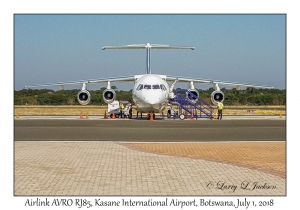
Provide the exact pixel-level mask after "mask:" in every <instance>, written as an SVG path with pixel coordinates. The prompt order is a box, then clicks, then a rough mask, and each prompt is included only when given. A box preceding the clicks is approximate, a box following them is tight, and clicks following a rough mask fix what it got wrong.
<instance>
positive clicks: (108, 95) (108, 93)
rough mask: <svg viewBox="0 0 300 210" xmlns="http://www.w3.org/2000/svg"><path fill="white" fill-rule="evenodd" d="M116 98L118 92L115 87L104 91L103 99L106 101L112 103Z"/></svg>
mask: <svg viewBox="0 0 300 210" xmlns="http://www.w3.org/2000/svg"><path fill="white" fill-rule="evenodd" d="M115 98H116V92H115V91H114V90H113V89H105V90H104V91H103V100H104V101H105V103H107V104H110V103H112V102H113V101H114V100H115Z"/></svg>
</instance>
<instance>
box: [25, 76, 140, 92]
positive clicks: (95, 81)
mask: <svg viewBox="0 0 300 210" xmlns="http://www.w3.org/2000/svg"><path fill="white" fill-rule="evenodd" d="M135 80H136V76H126V77H112V78H98V79H90V80H79V81H69V82H58V83H47V84H36V85H26V86H25V88H26V89H29V88H40V87H53V86H60V89H62V90H63V89H64V86H75V85H84V84H85V85H86V84H101V83H108V82H133V81H135Z"/></svg>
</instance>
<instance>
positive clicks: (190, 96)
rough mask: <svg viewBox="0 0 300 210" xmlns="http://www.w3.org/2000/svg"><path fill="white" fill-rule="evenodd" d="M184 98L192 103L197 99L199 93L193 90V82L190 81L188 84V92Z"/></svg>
mask: <svg viewBox="0 0 300 210" xmlns="http://www.w3.org/2000/svg"><path fill="white" fill-rule="evenodd" d="M186 96H187V98H188V99H190V100H192V101H193V102H194V103H195V102H196V101H197V100H198V98H199V93H198V91H197V90H196V89H195V87H194V83H193V81H191V82H190V84H189V90H188V91H187V92H186Z"/></svg>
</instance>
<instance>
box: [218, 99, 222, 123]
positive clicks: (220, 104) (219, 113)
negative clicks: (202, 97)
mask: <svg viewBox="0 0 300 210" xmlns="http://www.w3.org/2000/svg"><path fill="white" fill-rule="evenodd" d="M222 111H223V103H222V102H218V120H222Z"/></svg>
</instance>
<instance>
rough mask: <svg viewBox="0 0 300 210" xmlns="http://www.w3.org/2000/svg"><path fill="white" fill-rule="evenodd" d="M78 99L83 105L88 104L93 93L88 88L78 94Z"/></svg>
mask: <svg viewBox="0 0 300 210" xmlns="http://www.w3.org/2000/svg"><path fill="white" fill-rule="evenodd" d="M77 100H78V102H79V103H80V104H81V105H87V104H88V103H89V102H90V100H91V94H90V92H89V91H87V90H81V91H79V92H78V94H77Z"/></svg>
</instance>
